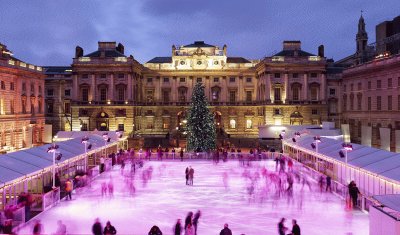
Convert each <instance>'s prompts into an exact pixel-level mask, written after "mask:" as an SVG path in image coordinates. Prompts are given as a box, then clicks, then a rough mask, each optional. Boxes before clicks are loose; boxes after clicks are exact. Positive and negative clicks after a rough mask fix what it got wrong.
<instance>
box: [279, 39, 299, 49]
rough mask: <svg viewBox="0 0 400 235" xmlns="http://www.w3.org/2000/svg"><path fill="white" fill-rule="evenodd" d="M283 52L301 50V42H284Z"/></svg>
mask: <svg viewBox="0 0 400 235" xmlns="http://www.w3.org/2000/svg"><path fill="white" fill-rule="evenodd" d="M283 50H284V51H295V50H301V42H300V41H283Z"/></svg>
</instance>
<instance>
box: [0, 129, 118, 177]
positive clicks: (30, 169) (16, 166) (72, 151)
mask: <svg viewBox="0 0 400 235" xmlns="http://www.w3.org/2000/svg"><path fill="white" fill-rule="evenodd" d="M86 134H87V133H86ZM82 136H87V137H88V138H89V142H90V143H91V144H92V148H91V150H90V151H93V150H95V149H98V148H101V147H104V146H105V145H109V144H113V143H115V142H116V141H117V140H118V139H117V138H114V139H113V138H111V136H110V138H111V140H110V142H108V143H106V142H105V141H104V139H103V137H101V136H99V135H97V134H89V135H82ZM115 136H117V135H115ZM51 145H52V144H46V145H42V146H39V147H35V148H30V149H25V150H21V151H17V152H12V153H8V154H4V155H1V156H0V183H1V184H6V183H10V182H12V181H14V180H16V179H18V178H24V177H26V176H29V175H35V174H40V173H41V172H42V171H43V170H44V169H45V168H48V167H51V166H52V165H53V155H52V154H51V153H47V150H48V148H49V147H50V146H51ZM57 145H58V147H59V148H58V149H57V152H60V153H61V154H62V158H61V160H60V161H59V162H58V163H62V162H65V161H69V160H71V159H73V158H75V157H77V156H80V155H83V154H84V153H85V146H84V145H83V144H82V138H81V137H78V138H74V139H70V140H66V141H62V142H57Z"/></svg>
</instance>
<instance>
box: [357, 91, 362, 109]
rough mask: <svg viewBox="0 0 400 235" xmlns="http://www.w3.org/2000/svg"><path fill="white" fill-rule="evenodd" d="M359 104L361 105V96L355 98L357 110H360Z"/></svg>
mask: <svg viewBox="0 0 400 235" xmlns="http://www.w3.org/2000/svg"><path fill="white" fill-rule="evenodd" d="M361 103H362V96H361V95H358V96H357V109H358V110H361Z"/></svg>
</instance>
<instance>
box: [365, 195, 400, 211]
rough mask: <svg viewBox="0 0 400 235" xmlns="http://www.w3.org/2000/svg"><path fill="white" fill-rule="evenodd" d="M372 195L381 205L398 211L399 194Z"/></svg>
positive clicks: (399, 206) (399, 207) (399, 203)
mask: <svg viewBox="0 0 400 235" xmlns="http://www.w3.org/2000/svg"><path fill="white" fill-rule="evenodd" d="M372 197H373V198H374V199H375V200H377V201H378V202H379V203H380V204H381V205H383V206H385V207H389V208H390V209H392V210H394V211H396V212H400V194H386V195H375V196H372Z"/></svg>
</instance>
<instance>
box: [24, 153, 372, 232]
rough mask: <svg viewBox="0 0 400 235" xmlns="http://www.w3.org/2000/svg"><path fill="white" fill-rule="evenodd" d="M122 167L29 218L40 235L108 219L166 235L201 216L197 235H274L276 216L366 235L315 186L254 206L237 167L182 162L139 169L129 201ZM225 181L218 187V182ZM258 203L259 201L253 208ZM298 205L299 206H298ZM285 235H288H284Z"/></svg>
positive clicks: (359, 220) (364, 218)
mask: <svg viewBox="0 0 400 235" xmlns="http://www.w3.org/2000/svg"><path fill="white" fill-rule="evenodd" d="M149 166H152V167H153V176H152V179H151V180H150V181H149V182H148V184H147V185H146V186H145V187H144V186H143V183H142V180H141V175H142V171H143V169H146V168H148V167H149ZM187 166H192V167H193V168H194V170H195V173H194V185H193V186H187V185H185V174H184V172H185V168H186V167H187ZM260 166H266V167H267V169H268V170H269V171H274V170H275V163H274V162H273V161H262V162H254V163H253V164H252V167H251V168H250V169H249V171H250V172H252V173H254V172H255V171H256V169H259V167H260ZM129 168H130V167H129V165H127V166H126V168H125V176H122V175H121V171H120V169H119V167H118V166H117V167H115V168H114V169H113V170H112V171H109V172H105V173H103V174H102V175H101V176H99V177H98V178H97V179H96V180H95V181H94V182H93V183H92V187H91V188H83V189H80V190H79V191H78V192H74V193H73V195H72V197H73V200H72V201H65V200H63V201H61V203H60V204H59V205H57V206H55V207H53V208H52V209H50V210H48V211H46V212H44V213H42V214H41V215H39V216H38V217H37V219H40V220H41V222H42V224H43V226H44V230H45V233H47V234H50V233H53V232H55V231H56V227H57V220H62V221H63V223H64V224H66V226H67V231H68V234H91V226H92V224H93V222H94V220H95V218H97V217H98V218H100V221H101V222H102V224H103V226H104V225H105V223H106V222H107V221H108V220H109V221H111V223H112V224H113V225H114V226H115V227H116V229H117V234H138V235H144V234H147V233H148V231H149V230H150V228H151V227H152V226H153V225H158V226H159V227H160V229H161V231H162V232H163V234H172V228H173V226H174V224H175V223H176V220H177V219H178V218H181V219H182V221H184V219H185V217H186V214H187V213H188V212H189V211H193V212H194V213H195V212H196V211H197V210H198V209H199V210H201V212H202V216H201V217H200V222H199V226H198V234H200V235H212V234H219V232H220V230H221V229H222V228H223V224H224V223H228V224H229V227H230V228H231V229H232V232H233V234H246V235H261V234H278V233H277V223H278V222H279V220H280V218H281V217H285V218H286V219H287V221H286V226H287V227H289V228H291V219H293V218H294V219H297V221H298V224H299V225H300V227H301V230H302V234H306V235H313V234H315V235H321V234H324V235H328V234H332V235H341V234H353V235H356V234H360V235H365V234H368V215H367V214H364V213H362V212H360V211H346V210H345V205H344V202H343V201H342V200H341V199H340V198H339V197H337V196H336V195H333V194H330V193H320V192H319V189H317V188H318V186H317V184H316V183H315V182H312V192H310V191H309V189H308V188H307V187H305V188H304V190H301V184H298V183H297V181H295V185H294V199H293V201H289V202H288V200H287V198H286V197H281V198H279V197H277V196H276V194H275V193H274V192H273V190H272V189H273V187H272V188H270V189H271V190H270V191H269V192H267V193H266V194H265V196H264V198H263V200H262V198H261V196H260V195H261V191H262V188H263V186H262V185H264V183H263V182H264V181H263V180H259V184H258V186H257V185H256V188H255V196H253V197H249V196H248V193H247V192H248V190H247V189H248V185H249V182H248V181H246V180H245V179H244V178H243V177H242V174H243V171H244V168H242V167H239V164H238V162H237V161H233V160H232V161H229V162H226V163H223V162H221V163H219V164H218V165H214V164H213V163H212V162H209V161H195V160H192V161H187V162H185V161H184V162H180V161H176V162H172V161H163V162H155V161H151V162H145V165H144V167H143V168H142V169H140V170H139V171H137V172H136V175H135V187H136V192H135V194H134V195H132V192H130V190H129V187H127V183H126V182H127V179H129V178H130V177H127V176H126V175H129ZM224 172H227V174H228V177H227V180H226V183H227V184H228V185H229V186H228V187H225V186H224V182H223V175H224ZM110 180H112V182H113V184H114V196H113V197H108V196H107V197H102V196H101V184H102V183H103V182H106V183H108V182H109V181H110ZM261 201H262V202H261ZM301 201H302V203H301ZM31 231H32V223H31V224H27V225H26V226H25V227H24V228H23V229H22V230H21V231H20V232H19V233H18V234H30V233H31ZM288 232H289V231H288Z"/></svg>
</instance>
